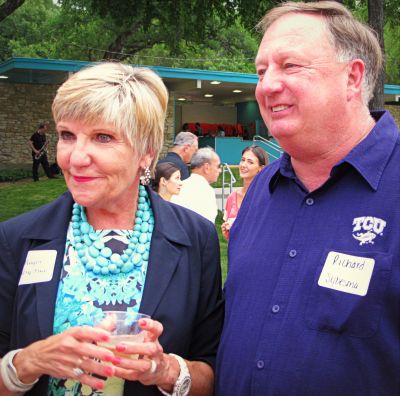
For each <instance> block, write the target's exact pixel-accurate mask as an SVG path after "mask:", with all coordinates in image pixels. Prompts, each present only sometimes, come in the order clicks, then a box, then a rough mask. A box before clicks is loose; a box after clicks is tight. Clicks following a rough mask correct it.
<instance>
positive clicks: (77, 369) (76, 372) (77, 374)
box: [72, 367, 84, 377]
mask: <svg viewBox="0 0 400 396" xmlns="http://www.w3.org/2000/svg"><path fill="white" fill-rule="evenodd" d="M72 372H73V373H74V375H75V377H80V376H81V375H82V374H83V373H84V371H83V370H82V369H81V368H80V367H74V368H73V369H72Z"/></svg>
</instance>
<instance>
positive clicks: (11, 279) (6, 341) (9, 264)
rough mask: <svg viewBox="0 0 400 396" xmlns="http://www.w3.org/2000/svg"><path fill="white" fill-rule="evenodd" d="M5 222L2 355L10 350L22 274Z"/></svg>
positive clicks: (0, 240) (0, 245)
mask: <svg viewBox="0 0 400 396" xmlns="http://www.w3.org/2000/svg"><path fill="white" fill-rule="evenodd" d="M3 224H4V223H3ZM3 224H0V249H1V254H0V285H1V286H0V307H1V309H0V356H4V355H5V354H6V353H7V352H8V351H9V350H10V343H11V327H12V319H11V318H12V317H13V308H14V299H15V294H16V291H17V285H18V281H19V276H20V271H19V268H18V263H17V260H16V257H14V255H13V253H12V249H11V246H10V243H9V241H8V239H7V237H6V232H5V227H4V226H3Z"/></svg>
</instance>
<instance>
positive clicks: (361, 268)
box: [318, 252, 375, 296]
mask: <svg viewBox="0 0 400 396" xmlns="http://www.w3.org/2000/svg"><path fill="white" fill-rule="evenodd" d="M374 265H375V260H374V259H372V258H368V257H359V256H351V255H349V254H344V253H338V252H329V253H328V257H327V258H326V261H325V264H324V268H323V269H322V272H321V275H320V277H319V280H318V285H319V286H322V287H327V288H329V289H334V290H338V291H341V292H344V293H351V294H357V295H358V296H365V295H366V294H367V291H368V287H369V282H370V281H371V277H372V271H373V270H374Z"/></svg>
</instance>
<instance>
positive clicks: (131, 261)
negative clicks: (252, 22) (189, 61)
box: [0, 62, 223, 396]
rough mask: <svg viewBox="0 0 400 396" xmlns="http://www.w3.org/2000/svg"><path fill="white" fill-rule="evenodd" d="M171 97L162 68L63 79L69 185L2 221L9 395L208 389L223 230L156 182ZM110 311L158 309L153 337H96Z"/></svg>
mask: <svg viewBox="0 0 400 396" xmlns="http://www.w3.org/2000/svg"><path fill="white" fill-rule="evenodd" d="M167 104H168V91H167V89H166V87H165V86H164V84H163V82H162V80H161V79H160V77H158V76H157V75H156V74H155V73H154V72H152V71H151V70H150V69H146V68H133V67H131V66H128V65H123V64H119V63H108V62H105V63H100V64H97V65H96V66H93V67H89V68H85V69H82V70H80V71H78V72H77V73H75V74H73V75H72V76H71V77H70V78H69V79H68V80H67V81H66V82H65V83H64V84H63V85H61V87H60V88H59V89H58V91H57V94H56V97H55V99H54V102H53V106H52V110H53V117H54V120H55V123H56V129H57V132H58V144H57V161H58V164H59V166H60V168H61V169H62V171H63V174H64V178H65V181H66V184H67V187H68V192H66V193H64V194H63V195H62V196H60V197H59V198H58V199H56V200H55V201H54V202H52V203H50V204H48V205H45V206H42V207H40V208H38V209H36V210H34V211H32V212H29V213H26V214H23V215H21V216H18V217H16V218H14V219H10V220H8V221H6V222H4V223H1V224H0V248H1V252H2V254H1V255H0V284H1V288H0V356H1V357H2V358H1V362H0V366H1V369H0V395H2V396H11V395H19V394H22V393H25V395H27V396H44V395H48V396H67V395H68V396H80V395H86V396H101V395H111V394H112V395H113V396H123V395H124V396H130V395H141V396H146V395H148V396H150V395H153V396H156V395H157V396H159V395H162V394H173V395H180V396H186V395H188V393H189V392H190V394H191V395H198V396H201V395H212V393H213V384H214V370H213V366H214V361H215V355H216V350H217V346H218V340H219V335H220V331H221V327H222V321H223V296H222V292H221V273H220V261H219V243H218V236H217V233H216V230H215V227H214V226H213V225H212V224H210V223H209V222H208V221H207V220H205V219H204V218H202V217H201V216H199V215H197V214H196V213H193V212H191V211H189V210H187V209H185V208H181V207H179V206H177V205H171V204H169V203H168V202H166V201H164V200H163V199H162V198H161V197H159V196H158V194H156V193H154V192H153V191H152V190H151V188H149V186H148V184H149V182H150V177H151V172H152V168H153V167H154V164H155V162H156V161H157V156H158V154H159V152H160V150H161V148H162V145H163V134H164V121H165V115H166V109H167ZM106 311H124V312H128V313H131V314H133V315H134V314H135V313H137V312H141V313H144V314H147V315H150V316H151V319H142V320H141V321H140V326H141V328H142V329H143V330H144V332H145V334H146V336H145V342H144V343H136V344H134V343H124V342H121V343H120V344H117V345H116V346H115V349H113V350H109V349H106V348H105V347H102V346H100V345H98V344H97V343H98V342H103V343H107V342H108V341H109V337H110V334H109V332H107V331H106V330H105V329H102V328H98V327H92V325H93V324H94V323H96V322H97V320H96V319H98V318H101V317H102V316H103V312H106ZM130 356H132V358H130ZM137 356H140V358H139V359H138V358H137ZM103 391H104V393H103Z"/></svg>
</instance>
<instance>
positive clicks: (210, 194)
mask: <svg viewBox="0 0 400 396" xmlns="http://www.w3.org/2000/svg"><path fill="white" fill-rule="evenodd" d="M220 173H221V162H220V159H219V156H218V154H217V153H216V152H215V151H214V150H213V149H212V148H211V147H203V148H201V149H199V150H198V151H197V152H196V153H195V154H194V155H193V158H192V174H191V175H190V177H189V178H188V179H186V180H184V182H183V184H182V188H181V192H180V194H179V195H174V196H173V197H172V199H171V202H173V203H176V204H178V205H180V206H184V207H185V208H188V209H191V210H193V211H194V212H196V213H198V214H200V215H202V216H203V217H205V218H206V219H208V220H210V221H211V222H213V223H214V222H215V218H216V217H217V214H218V206H217V200H216V197H215V191H214V189H213V188H212V187H211V186H210V184H212V183H215V182H216V181H217V179H218V176H219V174H220Z"/></svg>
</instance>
